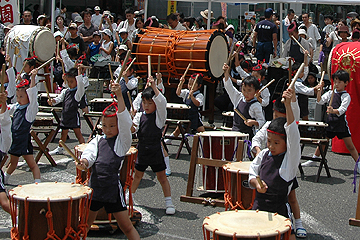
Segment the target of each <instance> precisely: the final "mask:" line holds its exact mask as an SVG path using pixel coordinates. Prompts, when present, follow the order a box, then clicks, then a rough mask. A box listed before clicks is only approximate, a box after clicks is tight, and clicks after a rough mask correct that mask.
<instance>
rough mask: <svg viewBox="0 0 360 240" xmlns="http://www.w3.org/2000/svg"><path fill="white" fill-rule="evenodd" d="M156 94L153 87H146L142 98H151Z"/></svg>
mask: <svg viewBox="0 0 360 240" xmlns="http://www.w3.org/2000/svg"><path fill="white" fill-rule="evenodd" d="M154 96H155V92H154V90H153V89H152V88H151V87H148V88H145V90H144V91H143V92H142V96H141V98H142V99H146V100H150V99H152V98H153V97H154Z"/></svg>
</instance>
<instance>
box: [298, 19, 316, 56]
mask: <svg viewBox="0 0 360 240" xmlns="http://www.w3.org/2000/svg"><path fill="white" fill-rule="evenodd" d="M301 17H302V20H303V23H302V24H301V25H300V27H301V26H305V27H306V29H307V30H306V33H307V35H308V37H309V38H311V39H313V40H314V46H313V47H314V51H316V47H317V46H316V45H317V43H318V42H320V39H321V36H320V33H319V30H318V28H317V27H316V25H315V24H313V23H312V22H310V18H309V14H308V13H303V15H301Z"/></svg>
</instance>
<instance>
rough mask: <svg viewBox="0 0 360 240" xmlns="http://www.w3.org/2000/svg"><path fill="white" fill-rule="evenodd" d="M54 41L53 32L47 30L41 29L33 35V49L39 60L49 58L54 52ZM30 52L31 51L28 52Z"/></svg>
mask: <svg viewBox="0 0 360 240" xmlns="http://www.w3.org/2000/svg"><path fill="white" fill-rule="evenodd" d="M55 48H56V43H55V38H54V36H53V34H52V33H51V32H50V31H49V30H47V29H42V30H41V31H40V32H39V33H38V34H37V35H36V37H35V40H34V43H33V50H34V51H35V55H36V56H37V57H38V60H39V61H40V62H46V61H47V60H49V59H50V58H51V57H52V56H53V55H54V52H55ZM30 54H32V53H30Z"/></svg>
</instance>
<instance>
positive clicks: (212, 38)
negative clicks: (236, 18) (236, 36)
mask: <svg viewBox="0 0 360 240" xmlns="http://www.w3.org/2000/svg"><path fill="white" fill-rule="evenodd" d="M217 36H221V37H223V39H224V40H225V42H226V44H227V48H228V49H227V50H228V51H229V50H230V49H229V43H228V41H227V39H226V37H225V34H224V33H223V32H221V31H220V30H215V31H214V32H213V33H212V34H211V36H210V38H209V41H208V43H207V45H206V50H207V51H206V52H205V59H206V62H205V69H207V70H208V76H210V77H211V78H214V79H220V78H222V77H223V75H224V74H221V76H220V77H215V76H214V74H213V73H212V71H211V68H210V65H209V52H210V47H211V43H212V41H213V40H214V38H216V37H217Z"/></svg>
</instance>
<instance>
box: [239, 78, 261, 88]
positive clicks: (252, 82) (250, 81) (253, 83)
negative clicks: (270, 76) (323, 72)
mask: <svg viewBox="0 0 360 240" xmlns="http://www.w3.org/2000/svg"><path fill="white" fill-rule="evenodd" d="M242 84H243V85H244V86H249V87H253V88H255V90H260V82H259V80H257V79H256V77H254V76H248V77H246V78H245V79H244V81H243V83H242Z"/></svg>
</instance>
